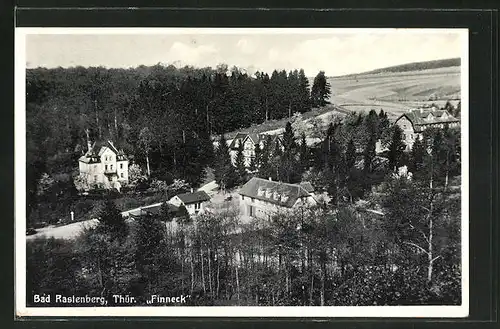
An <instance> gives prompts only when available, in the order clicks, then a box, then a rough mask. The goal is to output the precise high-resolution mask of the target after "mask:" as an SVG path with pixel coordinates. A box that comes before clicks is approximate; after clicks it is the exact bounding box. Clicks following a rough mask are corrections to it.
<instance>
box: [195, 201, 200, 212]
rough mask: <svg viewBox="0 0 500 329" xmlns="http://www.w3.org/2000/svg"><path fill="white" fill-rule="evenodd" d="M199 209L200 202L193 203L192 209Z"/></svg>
mask: <svg viewBox="0 0 500 329" xmlns="http://www.w3.org/2000/svg"><path fill="white" fill-rule="evenodd" d="M200 208H201V202H198V203H195V204H194V209H196V210H198V209H200Z"/></svg>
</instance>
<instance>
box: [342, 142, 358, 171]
mask: <svg viewBox="0 0 500 329" xmlns="http://www.w3.org/2000/svg"><path fill="white" fill-rule="evenodd" d="M345 153H346V154H345V159H346V166H347V169H348V170H350V169H351V168H353V167H354V164H355V163H356V146H355V145H354V141H353V140H352V138H351V139H350V140H349V143H348V144H347V149H346V152H345Z"/></svg>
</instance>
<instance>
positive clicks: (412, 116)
mask: <svg viewBox="0 0 500 329" xmlns="http://www.w3.org/2000/svg"><path fill="white" fill-rule="evenodd" d="M444 113H445V111H442V110H438V111H419V110H414V111H410V112H407V113H404V114H402V115H401V116H400V117H399V118H398V119H397V120H396V122H397V121H398V120H399V119H401V118H403V117H406V118H407V119H408V120H409V121H410V122H411V123H412V125H413V129H414V130H415V131H416V132H420V131H421V130H422V129H421V126H425V125H432V124H438V123H453V122H459V121H460V120H459V119H457V118H455V117H454V116H452V115H446V116H445V117H444V118H443V114H444ZM429 114H432V116H433V118H432V119H431V120H427V119H426V118H427V117H428V115H429Z"/></svg>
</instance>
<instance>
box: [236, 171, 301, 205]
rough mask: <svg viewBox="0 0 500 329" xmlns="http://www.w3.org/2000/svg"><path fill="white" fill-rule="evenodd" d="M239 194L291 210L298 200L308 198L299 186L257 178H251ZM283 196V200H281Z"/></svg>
mask: <svg viewBox="0 0 500 329" xmlns="http://www.w3.org/2000/svg"><path fill="white" fill-rule="evenodd" d="M259 189H260V190H261V191H264V194H263V195H259V193H258V192H259ZM266 191H269V192H271V193H272V195H271V196H270V197H266V193H265V192H266ZM274 192H277V195H278V198H277V199H275V198H274ZM239 194H241V195H243V196H247V197H251V198H255V199H258V200H264V201H267V202H270V203H273V204H276V205H279V206H284V207H288V208H291V207H292V206H293V205H294V204H295V202H296V201H297V200H298V199H299V198H304V197H308V196H310V194H309V193H308V192H307V191H306V190H305V189H304V188H303V187H302V186H300V185H297V184H288V183H282V182H275V181H270V180H267V179H262V178H257V177H253V178H252V179H250V180H249V181H248V182H247V183H246V184H245V185H243V186H242V187H241V189H240V191H239ZM283 196H284V197H285V198H282V197H283Z"/></svg>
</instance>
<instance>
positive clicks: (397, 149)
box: [389, 125, 406, 170]
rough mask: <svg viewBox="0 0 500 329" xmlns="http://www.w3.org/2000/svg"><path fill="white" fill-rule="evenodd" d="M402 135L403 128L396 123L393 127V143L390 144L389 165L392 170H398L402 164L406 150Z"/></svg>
mask: <svg viewBox="0 0 500 329" xmlns="http://www.w3.org/2000/svg"><path fill="white" fill-rule="evenodd" d="M402 135H403V132H402V130H401V128H399V126H397V125H395V126H394V127H393V132H392V139H391V143H390V144H389V167H390V168H391V169H392V170H397V168H398V167H400V166H401V164H402V160H403V156H404V150H405V148H406V145H405V143H404V142H403V136H402Z"/></svg>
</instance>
